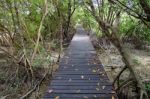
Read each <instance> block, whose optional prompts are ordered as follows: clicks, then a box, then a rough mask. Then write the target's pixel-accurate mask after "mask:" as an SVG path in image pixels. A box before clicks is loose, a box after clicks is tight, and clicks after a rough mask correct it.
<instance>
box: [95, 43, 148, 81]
mask: <svg viewBox="0 0 150 99" xmlns="http://www.w3.org/2000/svg"><path fill="white" fill-rule="evenodd" d="M128 49H129V51H130V53H131V54H132V55H131V56H133V61H134V63H136V64H137V65H136V67H135V69H136V72H137V73H138V74H139V76H140V77H141V79H142V80H143V81H145V82H149V81H150V51H147V50H137V49H134V48H133V47H128ZM97 52H98V55H99V59H100V60H101V62H102V64H103V65H104V68H105V70H106V73H107V75H108V77H109V78H110V80H111V81H113V79H114V78H115V77H116V75H117V73H118V72H119V71H120V70H121V68H122V67H123V66H124V63H123V62H122V60H121V56H120V54H119V52H118V51H117V49H116V48H115V47H114V46H113V45H111V46H110V45H105V46H102V47H101V49H99V50H97ZM125 75H128V74H125Z"/></svg>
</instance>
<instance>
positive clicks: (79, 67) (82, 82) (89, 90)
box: [43, 28, 117, 99]
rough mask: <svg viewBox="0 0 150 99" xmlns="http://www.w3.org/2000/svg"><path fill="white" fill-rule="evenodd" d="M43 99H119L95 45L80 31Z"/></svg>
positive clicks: (79, 29)
mask: <svg viewBox="0 0 150 99" xmlns="http://www.w3.org/2000/svg"><path fill="white" fill-rule="evenodd" d="M59 65H60V67H59V69H58V71H57V73H56V74H55V76H54V78H53V80H52V82H51V84H50V86H49V87H48V91H47V92H46V94H45V96H44V98H43V99H117V97H116V94H115V93H114V91H113V90H112V84H111V83H110V82H109V79H108V77H107V75H106V73H105V71H104V69H103V66H102V65H101V63H100V61H99V60H98V57H97V55H96V51H95V49H94V48H93V46H92V43H91V41H90V39H89V37H88V35H87V34H86V33H85V31H84V30H83V29H82V28H78V29H77V33H76V34H75V36H74V37H73V39H72V41H71V44H70V46H69V47H68V49H67V51H66V53H65V55H64V57H63V58H62V59H61V61H60V64H59Z"/></svg>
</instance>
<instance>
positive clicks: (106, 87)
mask: <svg viewBox="0 0 150 99" xmlns="http://www.w3.org/2000/svg"><path fill="white" fill-rule="evenodd" d="M48 89H54V90H55V89H61V90H63V89H68V90H71V89H75V90H78V89H81V90H89V89H93V90H94V89H98V90H101V89H105V90H107V89H108V90H113V88H112V86H111V85H108V86H97V85H92V86H88V87H87V86H86V85H82V86H71V85H70V86H50V87H48Z"/></svg>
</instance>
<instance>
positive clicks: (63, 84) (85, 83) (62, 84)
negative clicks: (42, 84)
mask: <svg viewBox="0 0 150 99" xmlns="http://www.w3.org/2000/svg"><path fill="white" fill-rule="evenodd" d="M57 85H58V86H60V85H61V86H69V85H70V86H71V85H72V86H82V85H86V86H92V85H100V86H108V85H111V84H110V83H101V82H84V83H80V82H79V83H78V82H75V83H74V82H66V83H61V82H59V83H53V82H52V83H51V86H57Z"/></svg>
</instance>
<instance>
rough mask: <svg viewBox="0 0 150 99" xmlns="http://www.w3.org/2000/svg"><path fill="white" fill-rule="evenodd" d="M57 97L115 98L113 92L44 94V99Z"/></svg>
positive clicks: (72, 98) (84, 98) (76, 98)
mask: <svg viewBox="0 0 150 99" xmlns="http://www.w3.org/2000/svg"><path fill="white" fill-rule="evenodd" d="M56 97H59V98H60V99H113V98H114V99H117V98H115V97H116V96H115V95H114V94H100V93H98V94H59V93H53V94H48V93H47V95H45V97H44V99H54V98H56Z"/></svg>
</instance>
